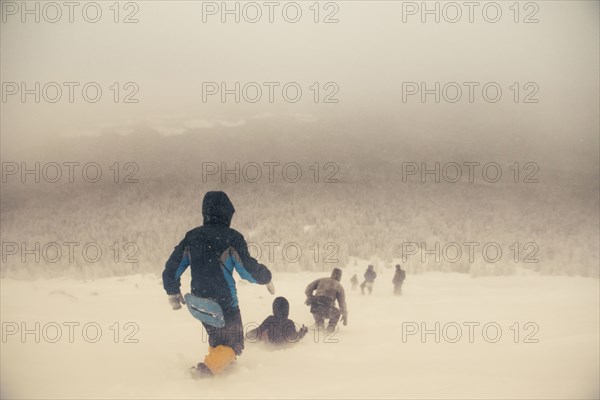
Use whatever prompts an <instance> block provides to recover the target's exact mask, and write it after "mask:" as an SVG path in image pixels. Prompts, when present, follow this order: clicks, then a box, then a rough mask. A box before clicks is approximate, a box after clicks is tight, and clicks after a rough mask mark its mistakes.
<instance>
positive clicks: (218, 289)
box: [162, 192, 275, 376]
mask: <svg viewBox="0 0 600 400" xmlns="http://www.w3.org/2000/svg"><path fill="white" fill-rule="evenodd" d="M234 212H235V209H234V207H233V204H232V203H231V201H230V200H229V197H227V194H225V193H224V192H207V193H206V195H205V196H204V200H203V202H202V216H203V218H204V223H203V225H202V226H200V227H197V228H194V229H192V230H191V231H189V232H188V233H187V234H186V235H185V237H184V238H183V240H182V241H181V242H180V243H179V244H178V245H177V246H176V247H175V249H174V250H173V253H172V254H171V256H170V257H169V260H168V261H167V263H166V265H165V270H164V271H163V275H162V278H163V286H164V289H165V291H166V292H167V295H168V296H169V304H170V305H171V307H172V308H173V309H174V310H178V309H180V308H181V304H185V301H184V298H183V296H182V295H181V292H180V286H181V279H180V278H181V274H183V272H184V271H185V270H186V268H187V267H188V266H190V270H191V274H192V282H191V292H192V295H194V296H197V297H200V298H203V299H209V300H212V301H214V302H216V303H218V305H219V306H220V307H221V309H222V311H223V317H224V320H225V326H224V327H216V326H213V325H210V324H208V323H205V322H202V324H203V325H204V328H205V329H206V332H207V333H208V343H209V354H208V355H207V356H206V357H205V358H204V362H201V363H198V365H197V366H196V367H194V368H195V369H194V370H193V371H194V372H195V373H196V374H197V375H198V376H210V375H217V374H219V373H221V372H223V371H224V370H225V369H226V367H227V366H228V365H229V364H231V363H232V362H233V361H234V360H235V358H236V356H239V355H240V354H242V350H243V349H244V331H243V326H242V316H241V314H240V308H239V305H238V299H237V290H236V288H235V281H234V279H233V270H234V269H235V270H236V271H237V272H238V274H239V275H240V277H242V278H243V279H245V280H247V281H249V282H252V283H257V284H260V285H267V288H268V289H269V292H271V293H272V294H273V293H274V292H275V289H274V287H273V284H272V282H271V271H269V269H268V268H267V267H266V266H264V265H262V264H259V263H258V261H256V260H255V259H254V258H252V257H251V256H250V253H249V252H248V245H247V244H246V241H245V240H244V237H243V236H242V235H241V234H240V233H239V232H237V231H236V230H234V229H231V228H230V227H229V225H230V224H231V218H232V217H233V213H234Z"/></svg>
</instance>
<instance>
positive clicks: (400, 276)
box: [392, 264, 406, 296]
mask: <svg viewBox="0 0 600 400" xmlns="http://www.w3.org/2000/svg"><path fill="white" fill-rule="evenodd" d="M405 279H406V272H405V271H404V270H403V269H402V267H401V266H400V264H398V265H396V273H395V274H394V279H392V283H393V284H394V294H395V295H397V296H400V295H401V294H402V284H403V283H404V280H405Z"/></svg>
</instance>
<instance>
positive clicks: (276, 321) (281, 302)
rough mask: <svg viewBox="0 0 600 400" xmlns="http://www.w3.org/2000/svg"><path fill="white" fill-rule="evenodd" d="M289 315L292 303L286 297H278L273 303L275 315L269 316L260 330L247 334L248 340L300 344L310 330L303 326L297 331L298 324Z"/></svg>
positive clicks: (278, 343) (253, 330) (256, 329)
mask: <svg viewBox="0 0 600 400" xmlns="http://www.w3.org/2000/svg"><path fill="white" fill-rule="evenodd" d="M289 314H290V303H289V302H288V301H287V299H286V298H285V297H277V298H276V299H275V300H274V301H273V315H270V316H268V317H267V318H266V319H265V320H264V321H263V323H262V324H260V326H259V327H258V328H255V329H252V330H251V331H249V332H248V333H246V340H248V341H261V342H268V343H272V344H277V345H281V344H286V343H296V342H298V341H299V340H300V339H302V338H303V337H304V335H306V332H308V328H307V327H305V326H304V325H302V327H301V328H300V330H299V331H296V324H294V321H292V320H291V319H289V318H288V316H289Z"/></svg>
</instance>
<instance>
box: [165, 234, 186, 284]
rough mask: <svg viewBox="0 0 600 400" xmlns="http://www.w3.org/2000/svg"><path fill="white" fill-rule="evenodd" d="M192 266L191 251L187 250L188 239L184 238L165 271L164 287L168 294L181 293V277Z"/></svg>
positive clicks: (174, 250)
mask: <svg viewBox="0 0 600 400" xmlns="http://www.w3.org/2000/svg"><path fill="white" fill-rule="evenodd" d="M189 265H190V257H189V251H188V250H187V238H184V239H183V240H182V241H181V242H180V243H179V244H178V245H177V246H175V249H173V252H172V253H171V256H170V257H169V259H168V260H167V263H166V264H165V270H164V271H163V274H162V278H163V287H164V289H165V291H166V292H167V294H177V293H179V292H180V287H181V275H182V274H183V272H184V271H185V270H186V268H187V267H188V266H189Z"/></svg>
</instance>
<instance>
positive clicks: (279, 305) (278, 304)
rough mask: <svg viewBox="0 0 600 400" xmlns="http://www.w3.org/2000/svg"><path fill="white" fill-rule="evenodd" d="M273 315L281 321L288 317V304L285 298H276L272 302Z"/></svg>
mask: <svg viewBox="0 0 600 400" xmlns="http://www.w3.org/2000/svg"><path fill="white" fill-rule="evenodd" d="M273 315H274V316H276V317H277V318H283V319H286V318H287V317H288V315H290V303H289V302H288V301H287V299H286V298H285V297H277V298H276V299H275V300H273Z"/></svg>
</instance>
